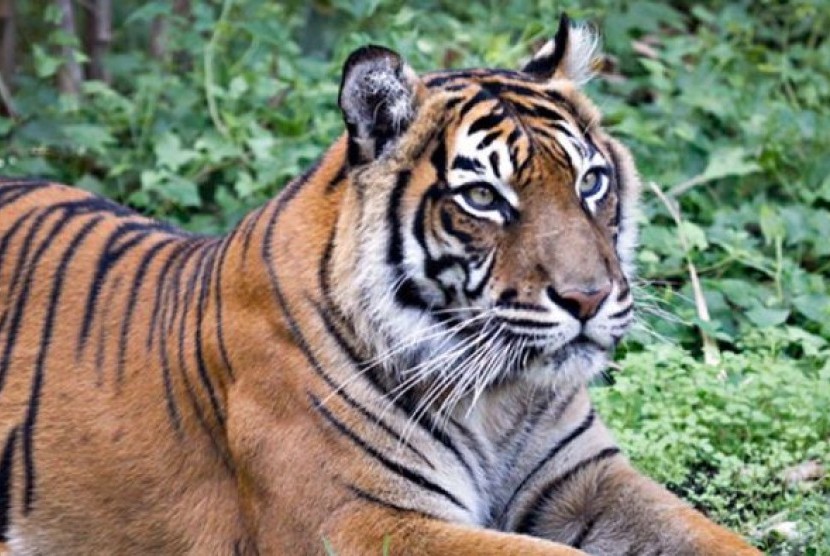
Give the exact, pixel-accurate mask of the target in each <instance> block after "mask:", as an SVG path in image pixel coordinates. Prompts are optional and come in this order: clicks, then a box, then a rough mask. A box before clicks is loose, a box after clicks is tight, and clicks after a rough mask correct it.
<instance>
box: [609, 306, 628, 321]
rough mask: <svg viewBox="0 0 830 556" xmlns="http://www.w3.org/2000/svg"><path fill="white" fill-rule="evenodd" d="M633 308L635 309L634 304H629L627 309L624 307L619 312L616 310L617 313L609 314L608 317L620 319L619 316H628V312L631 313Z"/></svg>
mask: <svg viewBox="0 0 830 556" xmlns="http://www.w3.org/2000/svg"><path fill="white" fill-rule="evenodd" d="M633 309H634V305H629V306H628V307H626V308H625V309H622V310H620V311H617V312H616V313H614V314H613V315H608V318H609V319H618V318H620V317H624V316H626V315H627V314H629V313H630V312H631V311H632V310H633Z"/></svg>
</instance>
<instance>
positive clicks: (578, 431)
mask: <svg viewBox="0 0 830 556" xmlns="http://www.w3.org/2000/svg"><path fill="white" fill-rule="evenodd" d="M570 401H571V400H570V399H569V400H568V402H567V403H568V404H570ZM594 417H595V415H594V408H593V407H592V408H591V410H590V411H589V412H588V415H586V416H585V419H583V420H582V422H581V423H580V424H579V426H577V427H576V428H575V429H574V430H572V431H571V432H570V433H569V434H568V435H567V436H566V437H565V438H563V439H562V440H560V441H559V442H557V443H556V444H555V445H554V446H553V447H552V448H551V449H550V450H548V453H547V454H545V456H544V457H543V458H542V459H541V460H539V462H538V463H537V464H536V466H535V467H534V468H533V469H532V470H531V471H530V473H528V474H527V475H525V478H524V479H522V482H521V483H519V485H518V486H517V487H516V488H515V489H513V493H512V494H511V495H510V498H508V499H507V502H505V504H504V508H503V509H502V511H501V516H505V515H507V514H508V512H509V511H510V506H511V504H513V502H514V501H515V500H516V497H517V496H518V495H519V493H520V492H521V491H522V489H524V487H525V486H526V485H527V484H528V483H529V482H530V481H531V480H532V479H533V478H534V477H535V476H536V475H537V474H538V473H539V472H540V471H541V470H542V468H543V467H545V465H547V464H548V462H549V461H551V460H552V459H553V458H554V457H556V455H557V454H558V453H559V452H561V451H562V449H563V448H565V447H566V446H567V445H568V444H570V443H571V442H573V441H574V440H576V439H577V438H579V437H580V436H582V434H583V433H584V432H585V431H587V430H588V429H589V428H590V427H591V425H593V423H594Z"/></svg>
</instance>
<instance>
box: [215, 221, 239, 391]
mask: <svg viewBox="0 0 830 556" xmlns="http://www.w3.org/2000/svg"><path fill="white" fill-rule="evenodd" d="M238 232H239V228H238V227H237V228H234V229H233V231H232V232H231V233H230V235H229V236H228V237H227V238H226V239H225V241H224V242H223V244H222V246H221V247H220V248H219V249H220V250H221V253H220V255H219V260H218V261H217V263H216V269H215V274H216V283H215V284H214V286H213V302H214V303H215V304H216V341H217V343H218V344H219V355H220V356H221V357H222V364H223V365H224V366H225V370H226V371H227V373H228V376H229V377H230V378H231V380H233V379H234V377H235V376H236V373H235V372H234V370H233V365H232V364H231V358H230V355H229V354H228V347H227V345H226V344H225V325H224V320H223V317H222V272H223V271H224V269H225V257H226V256H227V255H228V251H230V246H231V245H232V244H233V241H234V238H235V237H236V234H237V233H238Z"/></svg>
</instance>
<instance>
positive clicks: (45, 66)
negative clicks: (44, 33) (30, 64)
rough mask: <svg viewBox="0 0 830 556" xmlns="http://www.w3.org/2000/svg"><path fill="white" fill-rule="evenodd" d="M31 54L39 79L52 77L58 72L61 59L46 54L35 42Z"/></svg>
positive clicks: (61, 62)
mask: <svg viewBox="0 0 830 556" xmlns="http://www.w3.org/2000/svg"><path fill="white" fill-rule="evenodd" d="M32 54H33V55H34V63H35V73H36V74H37V76H38V77H40V78H41V79H43V78H46V77H52V76H53V75H55V74H56V73H58V68H60V67H61V64H63V60H61V59H60V58H59V57H57V56H51V55H50V54H48V53H47V52H46V50H45V49H44V48H43V47H42V46H40V45H39V44H36V45H35V46H34V47H33V48H32Z"/></svg>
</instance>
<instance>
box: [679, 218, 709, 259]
mask: <svg viewBox="0 0 830 556" xmlns="http://www.w3.org/2000/svg"><path fill="white" fill-rule="evenodd" d="M680 233H681V234H683V237H684V238H685V239H686V245H687V246H688V248H689V249H697V250H698V251H705V250H706V248H707V247H709V242H708V241H707V240H706V232H704V231H703V228H701V227H700V226H698V225H697V224H694V223H692V222H689V221H688V220H684V221H683V222H681V223H680Z"/></svg>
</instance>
